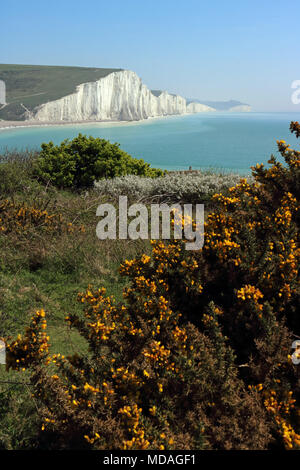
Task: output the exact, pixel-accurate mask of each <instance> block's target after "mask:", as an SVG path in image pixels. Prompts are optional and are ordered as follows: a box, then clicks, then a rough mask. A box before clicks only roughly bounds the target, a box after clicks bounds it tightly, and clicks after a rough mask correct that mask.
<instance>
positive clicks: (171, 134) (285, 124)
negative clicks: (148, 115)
mask: <svg viewBox="0 0 300 470" xmlns="http://www.w3.org/2000/svg"><path fill="white" fill-rule="evenodd" d="M299 120H300V112H298V113H297V112H296V113H254V112H253V113H252V112H251V113H221V112H220V113H199V114H192V115H181V116H170V117H163V118H155V119H147V120H145V121H138V122H118V123H111V122H106V123H84V124H66V125H56V126H55V125H53V126H52V125H51V126H37V127H19V128H10V129H2V130H0V153H3V151H5V150H25V149H30V150H31V149H39V148H40V145H41V143H42V142H49V141H52V142H54V143H55V144H59V143H60V142H61V141H63V140H64V139H72V138H74V137H75V136H77V135H78V134H79V133H82V134H85V135H88V136H90V135H91V136H94V137H101V138H104V139H107V140H109V141H110V142H112V143H115V142H117V143H119V144H120V147H121V148H122V149H123V150H125V151H126V152H128V153H129V154H130V155H132V156H133V157H136V158H143V159H144V160H145V161H147V162H149V163H150V164H151V166H153V167H157V168H162V169H166V170H187V169H190V168H192V169H194V170H199V169H203V170H212V171H218V172H234V173H240V174H248V173H250V172H251V170H250V167H251V166H253V165H256V164H257V163H264V164H266V163H267V161H268V159H269V158H270V155H271V154H274V155H275V156H278V157H279V158H280V155H279V153H278V151H277V145H276V140H281V139H283V140H285V141H286V142H288V143H289V144H290V145H291V147H292V148H295V146H297V145H298V146H299V143H297V139H296V138H295V136H294V135H292V134H291V133H290V131H289V125H290V122H291V121H299Z"/></svg>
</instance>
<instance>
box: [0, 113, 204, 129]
mask: <svg viewBox="0 0 300 470" xmlns="http://www.w3.org/2000/svg"><path fill="white" fill-rule="evenodd" d="M192 114H206V113H204V112H203V113H182V114H166V115H163V116H149V117H148V118H147V119H139V120H136V121H113V120H110V119H103V120H102V121H95V120H91V121H89V120H88V121H87V120H84V121H4V120H3V121H1V120H0V130H6V129H17V128H24V127H51V126H53V127H55V126H76V125H82V124H108V125H122V124H124V125H125V124H126V125H130V124H132V125H136V124H141V123H146V122H150V121H152V120H159V119H167V118H174V117H183V116H190V115H192Z"/></svg>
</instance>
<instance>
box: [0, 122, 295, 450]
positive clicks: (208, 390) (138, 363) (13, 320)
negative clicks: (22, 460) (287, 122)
mask: <svg viewBox="0 0 300 470" xmlns="http://www.w3.org/2000/svg"><path fill="white" fill-rule="evenodd" d="M291 131H292V132H294V133H295V134H296V136H297V137H299V136H300V126H299V124H298V123H291ZM85 142H86V141H85ZM47 148H48V149H49V147H44V149H47ZM278 150H279V152H280V158H281V159H282V162H279V161H277V160H276V159H275V157H273V156H272V157H271V159H270V161H269V167H268V168H265V167H264V166H263V165H257V166H256V167H255V168H253V176H252V177H251V178H249V179H248V180H246V179H245V178H243V179H240V178H239V177H238V176H236V175H227V176H226V175H214V174H209V173H203V174H200V175H199V176H197V175H196V176H194V175H191V176H189V175H188V176H179V175H164V176H162V175H161V176H159V172H157V174H153V173H152V174H151V178H149V177H147V176H148V175H147V171H148V169H149V168H148V167H147V166H146V167H144V168H146V170H147V171H146V172H145V173H143V176H137V174H136V175H135V176H134V175H133V176H132V175H130V176H126V174H127V173H130V172H129V171H128V172H127V171H126V169H125V170H124V171H123V173H122V172H121V173H115V174H112V175H105V174H104V175H102V176H114V175H117V177H115V178H113V179H103V180H100V181H99V182H98V183H96V185H95V187H92V186H91V184H90V182H89V184H86V180H84V182H83V184H77V183H76V184H74V185H73V184H71V183H70V184H69V183H68V184H67V185H64V184H63V185H62V184H61V179H60V180H58V179H56V180H55V178H54V176H55V175H56V176H57V175H58V174H60V175H61V174H64V175H66V174H70V173H69V169H70V166H68V156H67V155H64V158H61V164H62V165H63V166H60V165H55V167H53V166H51V161H50V160H51V159H50V160H49V158H48V157H47V158H48V160H47V158H45V159H44V160H43V162H41V158H42V157H43V154H38V155H36V154H27V155H17V154H16V155H12V154H10V155H6V156H3V158H2V165H0V246H1V248H0V249H1V260H0V337H2V338H3V339H4V340H5V342H6V346H7V365H6V368H5V366H1V365H0V448H4V449H34V448H42V449H120V448H121V449H124V450H126V449H162V450H163V449H219V450H221V449H287V450H289V449H299V448H300V408H299V401H300V380H299V378H300V365H296V364H294V363H293V361H292V358H291V355H292V353H293V351H292V349H291V346H292V343H293V341H294V340H295V339H297V338H298V337H299V336H300V322H299V304H300V302H299V300H300V299H299V297H300V290H299V259H300V248H299V221H300V213H299V207H300V205H299V198H300V152H299V151H297V150H293V149H291V148H290V147H289V145H288V144H287V143H286V142H284V141H278ZM59 155H60V153H59V152H56V153H55V161H56V163H57V162H58V160H59ZM86 155H87V154H86ZM73 156H74V155H73ZM72 158H73V157H70V161H71V160H72ZM88 160H89V159H88V158H87V159H86V163H88ZM96 160H97V159H96ZM73 161H74V160H73ZM77 161H81V162H82V159H81V158H79V159H77ZM92 161H93V165H94V164H95V159H94V158H93V159H92ZM45 162H46V163H47V171H45V168H46V167H45ZM69 163H70V162H69ZM71 168H73V169H74V167H72V165H71ZM65 169H67V172H66V173H62V172H64V170H65ZM72 171H73V170H72ZM72 171H71V175H74V174H75V173H74V172H73V173H72ZM79 173H80V172H79ZM46 174H47V175H48V176H46ZM87 174H89V171H88V169H87ZM53 175H54V176H53ZM118 175H119V176H118ZM122 175H123V176H122ZM124 175H125V176H124ZM82 176H84V174H83V175H82ZM154 176H156V178H155V177H154ZM47 178H48V179H47ZM94 180H95V178H94V177H93V174H92V173H91V180H90V181H92V182H94ZM73 181H74V179H73ZM76 181H78V178H77V180H76ZM119 195H128V196H129V197H130V199H131V200H132V201H137V200H139V201H140V200H143V201H144V202H146V203H151V202H152V201H160V202H164V201H165V202H181V203H184V202H193V203H197V202H198V203H202V202H204V203H205V204H206V207H207V208H208V213H206V224H205V242H204V246H203V248H202V249H201V250H199V251H187V250H185V241H184V240H170V241H166V240H153V241H148V240H105V241H100V240H98V239H97V237H96V235H95V228H96V224H97V218H96V217H95V213H96V208H97V206H98V205H99V204H100V203H101V202H107V201H111V200H113V201H117V198H118V196H119ZM182 223H183V224H184V223H185V221H184V220H183V221H182Z"/></svg>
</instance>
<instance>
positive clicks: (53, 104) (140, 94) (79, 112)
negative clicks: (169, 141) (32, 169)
mask: <svg viewBox="0 0 300 470" xmlns="http://www.w3.org/2000/svg"><path fill="white" fill-rule="evenodd" d="M207 111H215V109H214V108H211V107H209V106H206V105H203V104H200V103H189V104H188V105H187V102H186V99H185V98H183V97H182V96H179V95H171V94H169V93H167V92H166V91H164V92H162V93H161V94H160V95H159V96H155V95H154V94H153V93H152V92H151V90H149V88H147V86H146V85H144V84H143V83H142V80H141V79H140V78H139V77H138V75H137V74H136V73H135V72H132V71H130V70H123V71H119V72H113V73H110V74H109V75H107V76H106V77H103V78H100V79H99V80H97V81H95V82H88V83H82V84H81V85H78V86H77V88H76V91H75V92H74V93H72V94H70V95H67V96H64V97H63V98H60V99H58V100H55V101H49V102H48V103H44V104H42V105H40V106H38V107H37V108H35V110H34V111H33V112H31V113H28V114H27V115H26V119H30V120H32V119H34V120H36V121H51V122H57V121H102V120H109V121H110V120H111V121H136V120H141V119H147V118H149V117H159V116H167V115H175V114H186V113H200V112H207Z"/></svg>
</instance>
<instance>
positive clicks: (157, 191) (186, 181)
mask: <svg viewBox="0 0 300 470" xmlns="http://www.w3.org/2000/svg"><path fill="white" fill-rule="evenodd" d="M251 179H252V178H251V177H250V180H251ZM239 180H240V176H239V175H237V174H224V175H222V174H216V173H209V172H199V173H191V174H176V173H174V174H172V173H169V174H166V175H165V176H162V177H158V178H147V177H140V176H135V175H127V176H117V177H115V178H112V179H110V180H106V179H103V180H101V181H98V182H96V183H95V187H96V189H97V191H98V192H99V193H100V194H103V195H105V196H108V197H113V198H117V197H118V196H119V195H120V194H122V195H126V196H128V197H131V198H132V199H135V200H136V199H143V200H148V201H170V202H178V201H182V202H185V203H194V202H195V203H196V202H199V201H201V202H205V201H206V200H209V199H210V198H211V196H212V195H213V194H215V193H216V192H219V191H224V190H226V189H228V188H229V187H231V186H233V185H235V184H237V183H238V182H239Z"/></svg>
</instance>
